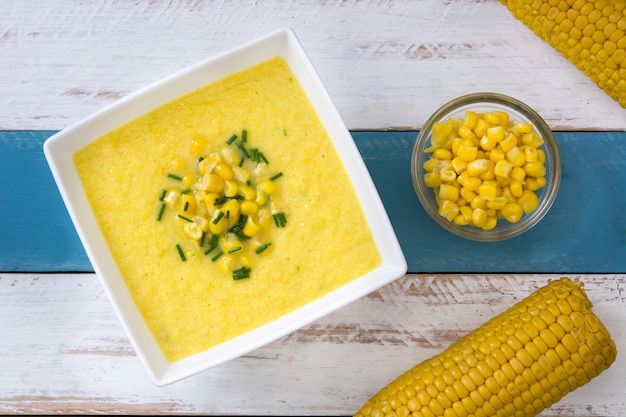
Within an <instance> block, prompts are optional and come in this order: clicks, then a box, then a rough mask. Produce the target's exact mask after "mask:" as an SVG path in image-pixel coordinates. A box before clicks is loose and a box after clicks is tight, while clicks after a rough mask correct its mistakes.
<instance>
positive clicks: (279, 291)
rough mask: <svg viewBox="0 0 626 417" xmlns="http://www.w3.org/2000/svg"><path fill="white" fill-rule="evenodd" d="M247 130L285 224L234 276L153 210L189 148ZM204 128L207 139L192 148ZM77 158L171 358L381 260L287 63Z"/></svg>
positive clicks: (180, 105) (254, 71) (222, 84)
mask: <svg viewBox="0 0 626 417" xmlns="http://www.w3.org/2000/svg"><path fill="white" fill-rule="evenodd" d="M243 129H245V130H246V131H247V132H248V138H247V143H248V146H249V147H250V148H258V149H262V151H263V154H264V156H266V157H267V160H268V161H269V165H268V166H274V167H276V171H277V172H278V171H280V172H281V173H282V176H281V177H280V179H278V180H277V181H276V182H277V183H278V182H280V184H279V192H278V195H277V198H278V199H279V201H280V206H281V207H280V211H281V212H282V213H285V214H286V222H285V223H284V224H283V226H284V227H281V228H277V227H275V228H273V229H272V231H271V232H268V234H267V235H266V239H267V242H271V246H270V247H271V250H267V251H263V253H260V254H258V259H256V260H254V265H253V266H252V267H251V269H252V272H251V273H250V277H247V278H245V279H237V280H235V279H233V271H232V269H231V270H229V269H228V268H223V267H220V263H219V262H214V261H212V259H211V258H212V256H211V255H210V254H209V255H206V256H205V255H204V253H203V252H202V250H201V249H202V248H200V249H198V248H197V247H194V246H193V245H192V244H190V243H189V240H183V239H182V237H181V234H180V233H179V232H177V231H176V230H175V228H172V225H171V222H165V221H156V217H157V213H158V212H159V208H160V206H161V201H159V197H160V193H161V192H162V191H161V190H163V189H164V188H165V187H167V182H166V181H167V176H168V172H169V171H170V170H171V168H172V167H171V164H172V163H175V164H180V166H179V167H180V171H181V172H182V173H183V175H184V173H185V172H184V171H186V170H189V171H191V170H192V168H193V166H194V165H195V164H197V162H198V159H197V157H198V156H197V155H193V154H194V152H200V155H204V154H205V153H210V152H219V151H220V149H221V148H223V145H224V141H225V140H227V139H228V138H229V137H230V136H231V135H232V134H233V133H234V132H241V131H242V130H243ZM198 135H200V137H202V138H205V140H206V143H201V144H200V145H198V143H195V144H194V145H190V143H192V142H193V138H194V137H198ZM203 145H204V146H205V148H204V149H202V150H199V147H203ZM190 146H191V148H190ZM181 155H182V156H181ZM185 155H187V156H185ZM173 161H176V162H173ZM74 163H75V165H76V168H77V171H78V173H79V176H80V178H81V181H82V183H83V185H84V188H85V191H86V194H87V198H88V199H89V202H90V204H91V206H92V208H93V210H94V213H95V216H96V218H97V220H98V223H99V226H100V228H101V230H102V232H103V235H104V237H105V239H106V241H107V244H108V246H109V248H110V250H111V252H112V255H113V257H114V259H115V261H116V264H117V266H118V268H119V271H120V273H121V275H122V276H123V278H124V280H125V282H126V284H127V286H128V288H129V290H130V293H131V295H132V297H133V300H134V301H135V303H136V305H137V308H138V310H139V311H140V312H141V314H142V316H143V318H144V319H145V321H146V323H147V325H148V327H149V328H150V330H151V332H152V334H153V336H154V337H155V339H156V341H157V342H158V344H159V346H160V348H161V350H162V351H163V353H164V356H165V357H166V358H167V359H168V360H169V361H176V360H179V359H182V358H185V357H188V356H190V355H193V354H195V353H199V352H201V351H204V350H206V349H208V348H210V347H212V346H215V345H218V344H220V343H222V342H225V341H227V340H230V339H232V338H234V337H237V336H239V335H241V334H243V333H245V332H247V331H250V330H252V329H255V328H257V327H259V326H262V325H263V324H266V323H269V322H271V321H272V320H274V319H277V318H279V317H280V316H283V315H285V314H287V313H289V312H290V311H293V310H295V309H297V308H299V307H301V306H303V305H305V304H307V303H309V302H311V301H313V300H315V299H317V298H319V297H321V296H323V295H325V294H327V293H329V292H331V291H333V290H334V289H336V288H339V287H341V286H342V285H344V284H346V283H348V282H350V281H352V280H354V279H356V278H358V277H360V276H362V275H363V274H365V273H367V272H369V271H371V270H373V269H375V268H376V267H377V266H378V265H380V263H381V257H380V254H379V252H378V249H377V247H376V245H375V242H374V240H373V237H372V234H371V231H370V229H369V226H368V224H367V222H366V220H365V217H364V214H363V211H362V208H361V206H360V202H359V201H358V199H357V197H356V194H355V191H354V189H353V186H352V183H351V182H350V180H349V178H348V175H347V173H346V171H345V169H344V167H343V165H342V162H341V160H340V158H339V156H338V154H337V152H336V150H335V149H334V147H333V144H332V142H331V140H330V138H329V136H328V133H327V132H326V130H325V129H324V127H323V125H322V123H321V121H320V120H319V118H318V117H317V114H316V113H315V110H314V109H313V107H312V106H311V104H310V102H309V101H308V99H307V97H306V95H305V93H304V91H303V90H302V88H301V87H300V85H299V83H298V82H297V80H296V78H295V77H294V75H293V74H292V72H291V70H290V69H289V67H288V65H287V64H286V62H285V61H284V60H283V59H282V58H274V59H271V60H269V61H266V62H263V63H261V64H259V65H257V66H254V67H251V68H249V69H247V70H244V71H241V72H239V73H236V74H233V75H231V76H228V77H226V78H224V79H222V80H220V81H218V82H215V83H213V84H210V85H208V86H206V87H203V88H201V89H199V90H197V91H195V92H192V93H190V94H188V95H186V96H183V97H181V98H179V99H177V100H174V101H172V102H170V103H168V104H165V105H163V106H161V107H159V108H157V109H155V110H153V111H151V112H149V113H147V114H145V115H143V116H141V117H139V118H137V119H136V120H134V121H132V122H130V123H128V124H127V125H124V126H122V127H120V128H118V129H116V130H114V131H112V132H110V133H108V134H106V135H104V136H103V137H101V138H99V139H97V140H96V141H94V142H93V143H91V144H90V145H88V146H86V147H84V148H83V149H81V150H79V151H78V152H77V153H76V154H75V155H74ZM164 215H167V214H166V213H164ZM181 254H182V257H181ZM183 257H184V258H185V261H183V260H182V258H183Z"/></svg>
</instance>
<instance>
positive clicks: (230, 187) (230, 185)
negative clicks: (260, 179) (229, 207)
mask: <svg viewBox="0 0 626 417" xmlns="http://www.w3.org/2000/svg"><path fill="white" fill-rule="evenodd" d="M238 189H239V187H238V186H237V183H236V182H235V181H225V182H224V195H225V196H226V197H234V196H236V195H237V191H238Z"/></svg>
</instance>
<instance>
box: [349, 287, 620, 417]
mask: <svg viewBox="0 0 626 417" xmlns="http://www.w3.org/2000/svg"><path fill="white" fill-rule="evenodd" d="M591 307H592V304H591V302H590V301H589V299H588V298H587V294H586V293H585V292H584V290H583V287H582V283H574V282H572V281H571V280H569V279H568V278H561V279H560V280H555V281H552V282H550V283H549V284H548V285H546V286H545V287H542V288H540V289H539V290H537V291H535V292H534V293H532V294H531V295H530V296H528V297H527V298H526V299H524V300H522V301H520V302H519V303H517V304H516V305H514V306H513V307H511V308H509V309H508V310H507V311H505V312H504V313H502V314H500V315H499V316H496V317H494V318H492V319H491V320H489V321H488V322H487V323H485V324H484V325H482V326H481V327H480V328H478V329H476V330H474V331H473V332H471V333H470V334H468V335H466V336H465V337H463V338H462V339H460V340H459V341H458V342H456V343H455V344H453V345H452V346H450V347H449V348H448V349H446V350H445V351H443V352H442V353H441V354H439V355H437V356H435V357H433V358H431V359H427V360H425V361H423V362H422V363H420V364H418V365H416V366H415V367H413V368H412V369H409V370H408V371H406V372H405V373H404V374H402V375H400V376H399V377H398V378H397V379H395V380H394V381H393V382H391V383H390V384H389V385H387V386H386V387H384V388H383V389H381V390H380V391H379V392H378V393H376V394H375V395H374V396H373V397H372V398H370V399H369V400H368V401H367V402H366V403H365V404H364V405H363V407H362V408H361V409H360V410H358V411H357V413H356V414H355V417H367V416H372V417H374V416H409V415H411V416H421V417H425V416H444V417H445V416H469V415H475V416H491V415H498V416H500V415H507V416H508V415H510V416H513V415H515V416H535V415H537V414H539V413H541V412H542V411H543V410H544V409H545V408H548V407H550V406H551V405H552V404H554V403H556V402H557V401H559V400H560V399H561V398H562V397H563V396H565V395H566V394H568V393H569V392H571V391H573V390H575V389H576V388H578V387H580V386H582V385H584V384H586V383H587V382H589V381H590V380H591V379H593V378H595V377H596V376H598V375H599V374H600V373H601V372H602V371H604V370H605V369H607V368H608V367H609V366H611V364H612V363H613V362H614V361H615V358H616V355H617V349H616V347H615V342H614V341H613V340H612V339H611V336H610V334H609V332H608V330H607V329H606V328H605V327H604V325H603V324H602V323H601V322H600V320H599V319H598V318H597V317H596V316H595V315H594V313H593V312H592V311H591Z"/></svg>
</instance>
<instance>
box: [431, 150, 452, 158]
mask: <svg viewBox="0 0 626 417" xmlns="http://www.w3.org/2000/svg"><path fill="white" fill-rule="evenodd" d="M433 158H437V159H440V160H448V161H449V160H451V159H452V152H450V151H449V150H447V149H444V148H439V149H437V150H435V152H433Z"/></svg>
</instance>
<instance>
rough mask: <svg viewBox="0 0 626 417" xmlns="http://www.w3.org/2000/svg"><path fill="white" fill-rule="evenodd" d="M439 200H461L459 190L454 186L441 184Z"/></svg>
mask: <svg viewBox="0 0 626 417" xmlns="http://www.w3.org/2000/svg"><path fill="white" fill-rule="evenodd" d="M439 198H440V199H442V200H450V201H456V200H457V199H458V198H459V189H458V188H457V187H455V186H454V185H450V184H441V186H439Z"/></svg>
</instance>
